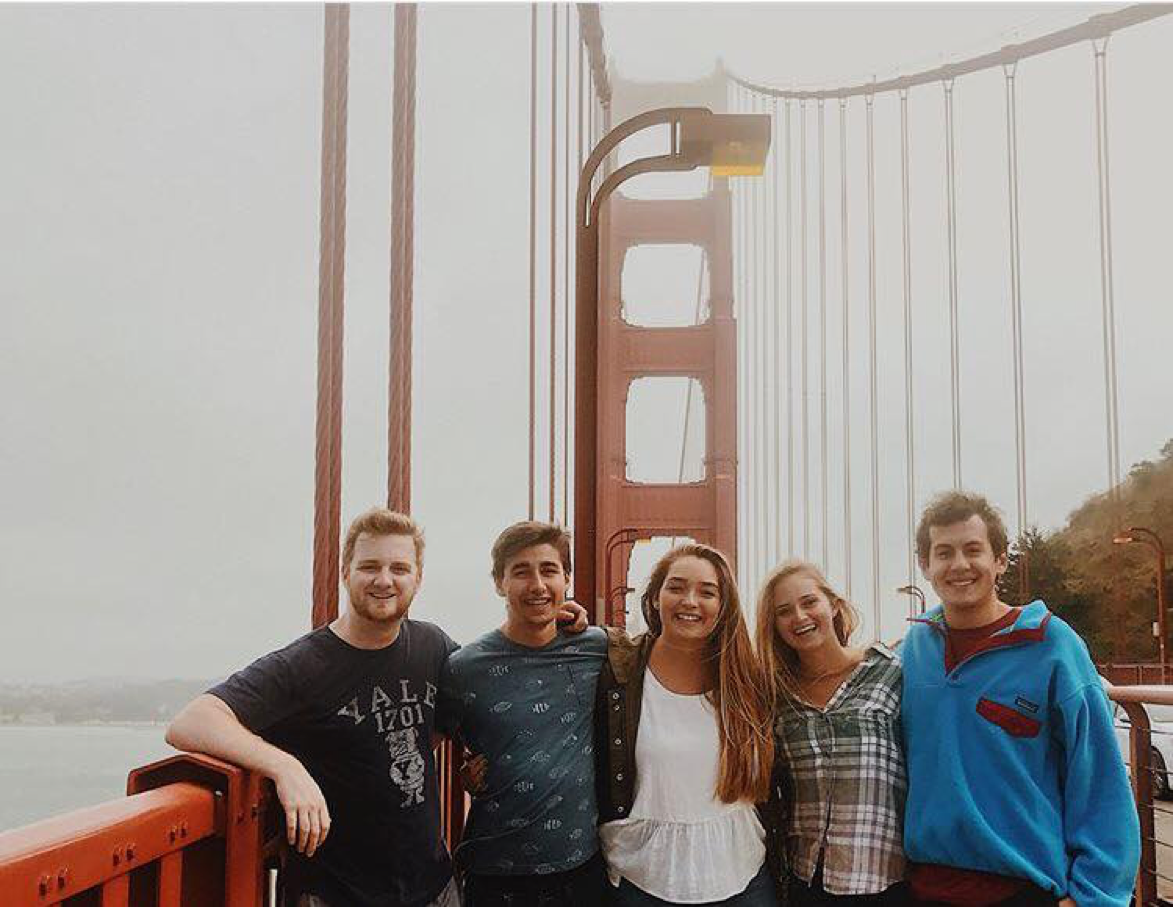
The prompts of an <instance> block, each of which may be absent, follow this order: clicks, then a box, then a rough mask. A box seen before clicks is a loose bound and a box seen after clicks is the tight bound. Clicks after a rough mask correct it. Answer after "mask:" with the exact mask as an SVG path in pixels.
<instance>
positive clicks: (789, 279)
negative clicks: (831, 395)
mask: <svg viewBox="0 0 1173 907" xmlns="http://www.w3.org/2000/svg"><path fill="white" fill-rule="evenodd" d="M793 155H794V142H793V140H792V134H791V128H790V99H789V98H787V99H786V545H787V547H788V549H789V550H790V552H791V553H792V554H793V553H795V552H797V550H798V547H797V546H796V545H795V544H794V191H793V182H794V156H793Z"/></svg>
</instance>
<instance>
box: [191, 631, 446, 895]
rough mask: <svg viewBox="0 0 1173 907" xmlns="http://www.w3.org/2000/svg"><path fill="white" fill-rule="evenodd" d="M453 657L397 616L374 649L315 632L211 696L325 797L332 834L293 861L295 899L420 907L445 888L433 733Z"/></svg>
mask: <svg viewBox="0 0 1173 907" xmlns="http://www.w3.org/2000/svg"><path fill="white" fill-rule="evenodd" d="M455 649H456V643H454V642H453V641H452V640H451V639H450V638H449V637H448V635H447V634H446V633H445V632H444V631H443V630H441V629H440V628H439V627H437V626H435V625H434V624H430V623H426V622H424V621H417V620H405V621H404V622H403V624H402V626H401V627H400V630H399V636H398V637H397V638H396V640H395V642H393V643H392V644H391V645H389V646H386V647H385V648H382V649H358V648H355V647H354V646H352V645H350V644H349V643H347V642H344V641H343V640H342V639H341V638H339V637H338V636H337V635H336V634H335V633H334V632H333V631H332V630H330V629H329V628H327V627H322V628H320V629H318V630H314V631H313V632H311V633H308V634H306V635H305V636H303V637H301V638H300V639H298V640H296V641H295V642H293V643H291V644H290V645H288V646H286V647H285V648H284V649H280V650H278V651H276V652H272V653H270V654H269V655H266V656H264V657H263V658H260V659H258V660H257V661H255V662H253V663H252V664H251V665H249V666H248V667H247V668H245V669H244V670H242V671H238V672H237V673H235V674H233V675H232V676H231V677H229V678H228V679H227V680H226V681H224V682H223V683H222V684H219V685H218V686H215V687H213V688H212V689H211V690H209V691H208V692H209V693H211V694H212V695H213V696H215V697H216V698H218V699H220V700H222V701H223V702H225V703H226V704H227V705H228V707H229V708H231V709H232V711H233V712H234V713H235V714H236V717H237V718H238V719H239V720H240V723H241V724H243V725H244V726H245V727H246V728H248V729H249V730H251V731H253V732H254V733H256V734H259V735H260V736H261V737H263V738H264V739H265V740H267V741H269V742H270V743H272V744H273V745H274V746H276V747H278V748H280V749H283V750H285V751H286V752H288V753H291V754H292V755H294V756H296V757H297V759H299V760H300V761H301V763H302V764H303V765H304V766H305V767H306V770H307V771H308V772H309V773H310V775H311V776H313V778H314V780H315V781H316V782H317V783H318V786H319V787H320V788H321V789H322V794H323V796H325V798H326V806H327V807H328V808H329V810H330V819H331V825H330V833H329V834H328V835H327V836H326V840H325V842H324V843H323V844H322V846H321V847H320V848H319V849H318V851H317V852H316V853H315V854H314V856H313V857H312V858H308V859H307V858H306V857H304V856H302V855H301V854H297V853H291V854H290V862H289V863H288V864H287V873H288V875H287V883H288V884H289V885H290V890H291V891H292V892H295V893H311V894H316V895H318V896H319V897H321V898H323V899H324V900H325V901H326V902H327V903H330V904H337V905H343V904H345V905H354V907H386V905H388V904H395V905H402V907H419V905H423V904H427V903H429V902H430V901H432V900H434V899H435V897H436V896H437V895H438V894H439V893H440V891H441V890H443V888H444V886H445V885H447V884H448V881H449V879H451V877H452V865H451V860H450V858H449V856H448V850H447V848H446V847H445V845H444V841H443V839H442V838H441V837H440V808H439V792H438V789H437V784H436V763H435V759H434V757H433V754H432V730H433V728H434V726H435V724H436V707H437V700H438V687H439V680H440V674H441V671H442V669H443V666H444V663H445V662H446V661H447V660H448V655H449V653H451V652H452V651H453V650H455Z"/></svg>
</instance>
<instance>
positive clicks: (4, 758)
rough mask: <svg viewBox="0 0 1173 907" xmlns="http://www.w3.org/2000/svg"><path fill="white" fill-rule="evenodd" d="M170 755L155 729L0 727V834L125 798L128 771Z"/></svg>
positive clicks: (158, 731)
mask: <svg viewBox="0 0 1173 907" xmlns="http://www.w3.org/2000/svg"><path fill="white" fill-rule="evenodd" d="M174 752H175V751H174V750H173V749H171V747H169V746H167V744H166V743H164V742H163V727H162V726H161V725H160V726H158V727H116V726H91V725H86V726H69V725H58V726H54V727H24V726H15V725H0V831H6V830H8V829H10V828H16V827H17V826H20V825H27V824H28V823H29V822H36V821H38V820H40V819H47V818H48V817H50V816H54V815H57V814H59V813H63V812H68V811H69V810H71V809H78V808H80V807H82V806H92V805H94V804H95V803H101V802H102V801H104V800H111V799H114V798H116V797H121V796H125V794H126V775H127V773H128V772H129V771H130V770H131V769H132V768H134V767H136V766H139V765H144V764H145V763H147V762H153V761H154V760H156V759H161V758H163V757H165V756H169V755H172V754H173V753H174Z"/></svg>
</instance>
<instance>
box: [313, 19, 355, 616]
mask: <svg viewBox="0 0 1173 907" xmlns="http://www.w3.org/2000/svg"><path fill="white" fill-rule="evenodd" d="M324 20H325V21H324V39H323V41H324V46H323V59H322V172H321V201H320V209H319V220H320V225H319V229H320V235H319V255H318V380H317V406H316V413H315V418H316V423H315V442H314V552H313V554H314V556H313V572H312V578H313V585H312V595H313V615H312V619H313V625H314V626H315V627H320V626H323V625H324V624H327V623H329V622H330V621H331V620H333V619H334V618H335V617H337V615H338V562H339V550H338V549H339V532H340V528H339V527H340V525H341V500H342V355H343V342H342V341H343V324H344V312H343V303H344V296H345V292H344V286H345V284H344V281H345V277H346V267H345V262H346V127H347V112H348V96H349V64H350V6H349V4H346V3H327V4H326V6H325V12H324Z"/></svg>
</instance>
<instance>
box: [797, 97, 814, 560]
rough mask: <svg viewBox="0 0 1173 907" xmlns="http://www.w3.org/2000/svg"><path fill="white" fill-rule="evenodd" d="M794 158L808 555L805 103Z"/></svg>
mask: <svg viewBox="0 0 1173 907" xmlns="http://www.w3.org/2000/svg"><path fill="white" fill-rule="evenodd" d="M798 117H799V120H798V144H799V148H798V159H799V166H798V169H799V187H798V194H799V210H800V212H801V213H800V216H799V222H800V233H801V238H800V240H799V255H800V257H801V261H800V262H799V271H800V273H801V274H802V317H801V319H800V320H801V323H802V352H801V357H800V358H801V366H800V367H801V370H802V375H801V377H800V380H799V389H800V394H801V397H802V399H801V400H800V404H801V407H802V556H803V557H804V558H809V557H810V532H811V526H810V523H811V516H810V513H811V494H810V442H809V435H810V419H809V409H810V407H809V397H808V391H807V338H808V336H809V334H808V332H807V308H808V306H807V283H806V263H807V262H806V259H807V254H806V232H807V218H806V102H805V101H801V102H799V105H798Z"/></svg>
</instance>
